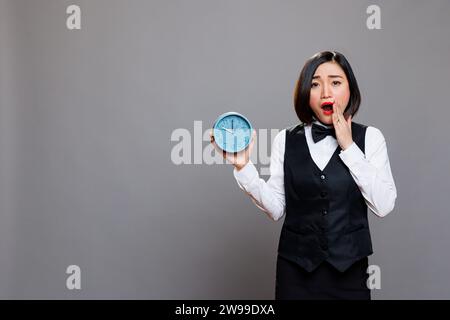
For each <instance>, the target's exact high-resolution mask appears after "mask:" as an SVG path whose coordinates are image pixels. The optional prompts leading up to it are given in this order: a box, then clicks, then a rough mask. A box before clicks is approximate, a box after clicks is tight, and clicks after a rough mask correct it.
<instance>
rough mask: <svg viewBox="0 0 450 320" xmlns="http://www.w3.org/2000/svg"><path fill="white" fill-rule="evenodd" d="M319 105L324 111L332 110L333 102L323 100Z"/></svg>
mask: <svg viewBox="0 0 450 320" xmlns="http://www.w3.org/2000/svg"><path fill="white" fill-rule="evenodd" d="M321 107H322V109H323V110H324V111H331V110H333V102H324V103H322V106H321Z"/></svg>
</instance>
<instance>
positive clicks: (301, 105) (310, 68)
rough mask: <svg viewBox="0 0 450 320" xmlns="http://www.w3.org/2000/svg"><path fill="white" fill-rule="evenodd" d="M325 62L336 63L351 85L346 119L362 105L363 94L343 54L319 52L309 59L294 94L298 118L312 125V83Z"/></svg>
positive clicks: (345, 113) (345, 114)
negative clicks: (310, 99)
mask: <svg viewBox="0 0 450 320" xmlns="http://www.w3.org/2000/svg"><path fill="white" fill-rule="evenodd" d="M325 62H336V63H337V64H338V65H339V66H340V67H341V68H342V70H344V72H345V75H346V76H347V80H348V83H349V89H350V99H349V101H348V104H347V106H346V107H345V111H344V117H345V119H347V118H348V116H350V115H351V116H352V118H353V116H354V115H355V114H356V112H358V109H359V105H360V104H361V94H360V92H359V88H358V83H357V82H356V78H355V75H354V74H353V71H352V67H351V66H350V64H349V63H348V61H347V59H346V58H345V57H344V55H343V54H341V53H339V52H337V51H322V52H318V53H316V54H315V55H313V56H312V57H311V58H309V59H308V60H307V61H306V63H305V65H304V66H303V69H302V71H301V73H300V77H299V79H298V81H297V85H296V87H295V92H294V108H295V112H296V113H297V116H298V118H299V119H300V121H301V122H303V123H307V124H310V123H311V122H312V121H313V118H312V117H313V116H314V112H313V111H312V110H311V107H310V105H309V98H310V92H311V82H312V77H313V76H314V73H315V72H316V69H317V67H319V66H320V65H321V64H322V63H325Z"/></svg>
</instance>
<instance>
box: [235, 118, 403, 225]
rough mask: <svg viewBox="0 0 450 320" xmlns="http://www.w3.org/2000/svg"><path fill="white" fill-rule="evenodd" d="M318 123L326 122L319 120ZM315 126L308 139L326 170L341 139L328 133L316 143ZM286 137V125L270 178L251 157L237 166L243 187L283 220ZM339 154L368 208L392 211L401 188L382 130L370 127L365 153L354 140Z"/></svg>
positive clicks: (275, 147) (307, 130)
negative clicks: (259, 171) (242, 165)
mask: <svg viewBox="0 0 450 320" xmlns="http://www.w3.org/2000/svg"><path fill="white" fill-rule="evenodd" d="M314 123H317V124H319V125H322V126H325V125H324V124H322V123H321V122H319V121H317V120H315V121H314ZM311 127H312V125H311V124H310V125H306V126H305V135H306V142H307V144H308V148H309V152H310V153H311V157H312V159H313V160H314V162H315V163H316V165H317V166H318V167H319V168H320V169H321V170H323V169H324V168H325V166H326V165H327V163H328V162H329V161H330V159H331V157H332V156H333V153H334V152H335V151H336V148H337V147H338V142H337V140H336V139H335V138H334V137H333V136H326V137H325V138H324V139H322V140H320V141H318V142H317V143H314V141H313V139H312V134H311ZM325 127H330V126H325ZM285 141H286V129H283V130H282V131H280V132H279V133H278V134H277V135H276V136H275V139H274V141H273V145H272V152H271V156H270V177H269V179H268V180H267V182H266V181H264V180H263V179H262V178H260V177H259V173H258V171H257V170H256V167H255V165H254V164H253V163H252V162H251V160H250V161H249V162H248V163H247V164H246V165H245V166H244V167H243V168H242V169H241V170H239V171H238V170H237V169H236V168H234V169H233V174H234V177H235V178H236V181H237V183H238V185H239V187H240V188H241V189H242V190H243V191H244V192H246V193H247V194H248V195H249V196H250V198H251V199H252V201H253V202H254V203H255V205H256V206H257V207H258V208H259V209H261V210H262V211H264V212H265V213H266V214H267V215H268V216H269V217H270V218H271V219H272V220H274V221H277V220H279V219H280V218H281V217H282V216H283V215H284V214H285V212H286V198H285V194H284V168H283V162H284V149H285ZM339 157H340V158H341V160H342V161H343V162H344V163H345V165H346V166H347V167H348V168H349V171H350V174H351V175H352V177H353V179H354V180H355V182H356V184H357V185H358V187H359V189H360V191H361V193H362V195H363V197H364V200H365V202H366V204H367V206H368V208H369V209H370V210H371V211H372V212H374V213H375V214H376V215H377V216H379V217H384V216H386V215H387V214H388V213H389V212H391V211H392V210H393V209H394V205H395V199H396V198H397V189H396V187H395V183H394V178H393V177H392V172H391V167H390V164H389V157H388V153H387V147H386V141H385V139H384V136H383V134H382V133H381V131H380V130H379V129H377V128H374V127H371V126H368V127H367V130H366V136H365V155H364V153H363V152H362V151H361V149H360V148H359V147H358V145H357V144H356V143H355V142H353V143H352V144H351V145H350V146H349V147H348V148H347V149H346V150H342V151H341V152H340V153H339Z"/></svg>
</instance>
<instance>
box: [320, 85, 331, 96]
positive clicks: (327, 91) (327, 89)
mask: <svg viewBox="0 0 450 320" xmlns="http://www.w3.org/2000/svg"><path fill="white" fill-rule="evenodd" d="M330 97H331V90H330V87H329V85H328V84H324V85H323V86H322V99H328V98H330Z"/></svg>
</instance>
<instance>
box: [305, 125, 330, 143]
mask: <svg viewBox="0 0 450 320" xmlns="http://www.w3.org/2000/svg"><path fill="white" fill-rule="evenodd" d="M311 132H312V137H313V141H314V143H316V142H318V141H320V140H322V139H323V138H325V137H326V136H333V137H334V138H336V132H335V131H334V128H326V127H324V126H321V125H318V124H315V123H313V125H312V130H311Z"/></svg>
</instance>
